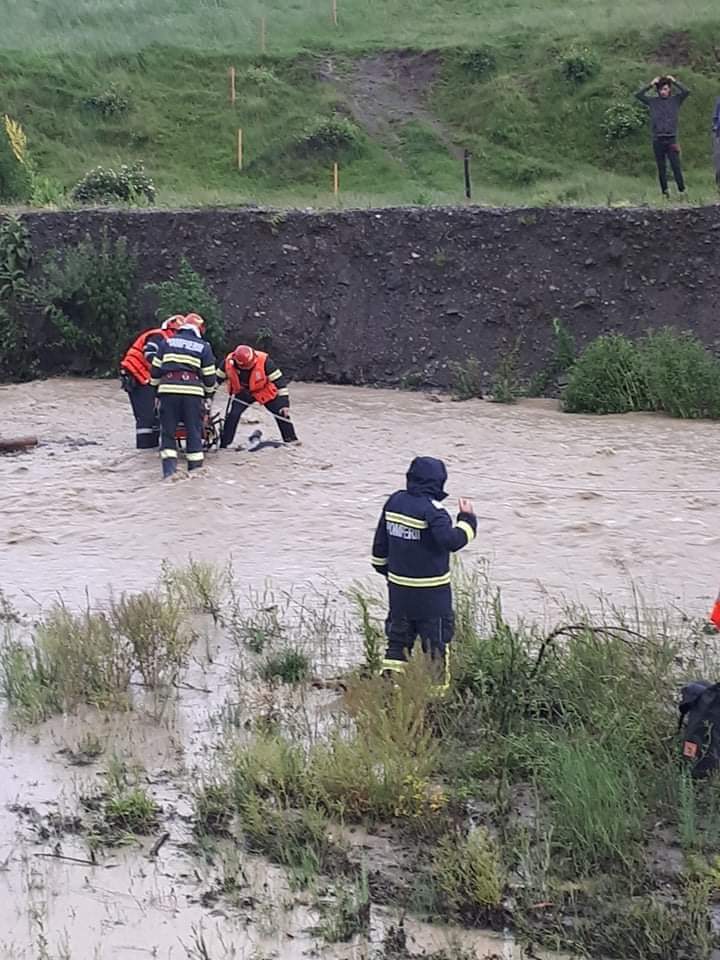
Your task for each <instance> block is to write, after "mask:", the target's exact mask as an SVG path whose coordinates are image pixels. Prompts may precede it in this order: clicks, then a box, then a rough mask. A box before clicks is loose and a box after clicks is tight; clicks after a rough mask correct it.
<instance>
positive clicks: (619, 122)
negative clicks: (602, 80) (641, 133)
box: [602, 100, 647, 143]
mask: <svg viewBox="0 0 720 960" xmlns="http://www.w3.org/2000/svg"><path fill="white" fill-rule="evenodd" d="M646 123H647V117H646V112H645V110H643V108H642V107H641V105H640V104H639V103H638V102H637V101H635V102H633V101H632V100H617V101H616V102H615V103H611V104H610V106H609V107H608V108H607V110H606V111H605V112H604V113H603V117H602V132H603V136H604V138H605V140H606V141H607V142H608V143H617V141H618V140H625V139H626V138H627V137H630V136H632V134H633V133H635V131H636V130H641V129H642V128H643V127H644V126H645V124H646Z"/></svg>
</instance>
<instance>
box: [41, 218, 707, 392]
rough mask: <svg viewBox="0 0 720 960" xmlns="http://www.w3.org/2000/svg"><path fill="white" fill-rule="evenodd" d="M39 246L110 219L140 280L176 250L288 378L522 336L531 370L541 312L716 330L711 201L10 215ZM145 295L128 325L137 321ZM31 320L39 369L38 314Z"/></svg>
mask: <svg viewBox="0 0 720 960" xmlns="http://www.w3.org/2000/svg"><path fill="white" fill-rule="evenodd" d="M24 219H25V222H26V223H27V224H28V226H29V228H30V232H31V235H32V239H33V243H34V246H35V253H36V256H37V258H38V259H41V258H42V254H43V252H44V251H49V250H51V249H54V248H58V247H64V246H69V245H72V244H75V243H77V242H78V241H79V240H81V239H82V238H83V237H84V236H85V235H86V234H87V233H89V234H91V235H92V236H94V237H97V236H99V235H100V233H101V232H102V230H104V229H105V228H107V229H108V230H109V232H110V233H111V234H114V235H118V236H126V237H127V238H128V240H129V243H130V246H131V248H133V249H135V250H136V252H137V254H138V256H139V264H140V267H139V269H140V276H139V281H140V282H147V281H157V280H162V279H165V278H167V277H169V276H172V274H173V273H174V271H175V270H176V268H177V264H178V261H179V259H180V257H181V256H182V255H185V256H187V257H188V258H189V260H190V261H191V263H192V265H193V266H194V267H195V269H196V270H199V271H200V272H202V273H203V274H204V275H205V276H206V277H207V278H208V280H209V282H210V283H211V285H212V286H213V288H214V289H215V290H216V292H217V294H218V296H219V297H220V299H221V301H222V303H223V307H224V312H225V318H226V321H227V325H228V331H229V339H230V340H232V341H234V342H237V341H240V340H249V341H251V342H252V341H254V340H255V339H256V338H257V336H258V334H259V333H262V334H264V335H265V336H266V337H268V336H269V340H268V339H266V340H265V343H266V344H267V343H269V344H270V346H271V348H272V349H273V351H274V352H275V354H276V355H277V356H278V357H279V359H280V360H281V361H282V362H283V364H284V365H285V366H287V368H288V369H289V370H290V371H291V372H292V374H293V375H294V376H295V377H296V378H302V379H305V380H324V381H327V382H333V383H356V384H363V383H380V384H388V385H394V384H398V383H400V382H402V381H403V379H404V378H405V377H409V376H411V377H412V379H413V381H414V382H422V383H427V384H430V385H443V384H446V383H447V382H448V379H449V368H448V362H449V361H453V360H461V359H463V358H465V357H467V356H468V355H469V354H475V355H476V356H478V357H479V358H481V360H482V361H483V364H484V365H485V366H486V367H487V369H488V370H491V369H492V367H493V366H494V365H495V363H496V361H497V359H498V358H499V357H502V356H503V355H505V354H506V353H507V351H508V350H509V349H510V348H512V346H513V345H515V344H516V343H519V354H520V360H521V362H522V363H523V364H524V366H525V367H526V368H527V369H528V370H536V369H538V368H540V367H542V366H543V364H544V362H545V358H546V356H547V355H548V353H549V352H550V351H551V349H552V326H551V322H550V321H551V319H552V318H553V317H561V318H563V320H564V321H565V322H566V323H567V325H568V326H569V327H570V329H571V330H572V331H573V332H574V333H575V335H576V336H577V337H578V340H579V341H580V342H581V343H582V342H583V341H585V340H587V339H588V338H590V337H594V336H596V335H598V334H600V333H603V332H606V331H611V330H622V331H624V332H626V333H628V334H632V335H635V334H641V333H642V332H644V331H645V330H646V329H648V328H651V327H659V326H662V325H664V324H668V323H669V324H674V325H676V326H678V327H680V328H684V329H691V330H693V331H694V332H695V333H697V334H698V335H699V336H700V337H701V338H702V339H703V340H704V341H705V342H706V343H707V344H709V345H712V344H714V343H715V341H716V338H717V290H718V280H719V279H720V277H719V270H720V258H719V256H718V245H719V243H720V215H719V214H718V210H717V208H715V207H708V208H702V209H681V210H675V211H671V212H667V213H664V212H657V211H647V210H637V209H633V210H630V209H627V210H612V209H609V210H578V209H537V210H493V209H484V208H477V207H467V208H457V209H439V208H435V209H383V210H366V211H348V212H338V213H306V212H300V211H296V212H290V213H277V212H276V213H273V212H269V211H263V210H247V209H244V210H199V211H187V212H170V211H168V212H165V211H162V212H149V211H147V212H146V211H124V212H108V211H86V212H82V213H31V214H27V215H26V216H25V217H24ZM153 309H154V304H153V303H152V301H151V300H147V301H146V302H145V304H144V307H143V311H144V315H142V316H139V317H138V327H142V326H143V325H146V324H147V323H149V322H150V321H151V319H152V311H153ZM34 319H35V329H36V331H37V333H36V336H37V339H38V348H39V353H40V355H41V368H44V369H46V370H47V369H48V367H49V365H50V364H51V362H52V361H51V358H48V357H45V356H42V351H41V350H40V348H41V346H42V337H43V332H42V323H41V321H40V318H39V317H38V318H34Z"/></svg>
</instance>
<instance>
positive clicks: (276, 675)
mask: <svg viewBox="0 0 720 960" xmlns="http://www.w3.org/2000/svg"><path fill="white" fill-rule="evenodd" d="M309 676H310V658H309V657H308V655H307V654H306V653H304V652H303V651H302V650H295V649H293V648H288V649H287V650H279V651H277V652H276V653H272V654H270V655H269V656H268V657H267V658H266V659H265V661H264V662H263V663H262V664H261V665H260V677H261V678H262V679H263V680H265V681H266V682H271V681H273V680H279V681H280V683H289V684H296V683H302V682H303V681H304V680H307V679H308V678H309Z"/></svg>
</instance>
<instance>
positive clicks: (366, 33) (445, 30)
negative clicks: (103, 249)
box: [0, 0, 717, 55]
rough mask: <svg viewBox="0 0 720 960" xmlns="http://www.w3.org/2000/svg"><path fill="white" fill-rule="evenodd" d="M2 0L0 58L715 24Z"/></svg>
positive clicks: (473, 12)
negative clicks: (263, 34)
mask: <svg viewBox="0 0 720 960" xmlns="http://www.w3.org/2000/svg"><path fill="white" fill-rule="evenodd" d="M330 11H331V3H330V0H294V2H292V3H291V2H289V0H153V3H152V4H147V3H143V2H142V0H125V2H117V0H56V2H55V0H37V2H35V3H34V4H32V5H30V4H28V3H19V2H16V0H0V23H2V31H0V48H2V49H5V50H13V51H21V50H33V51H38V52H39V51H42V52H53V53H58V52H71V51H72V52H82V53H101V54H108V53H112V52H132V51H137V50H144V49H147V48H148V47H151V46H153V45H160V46H176V47H180V48H185V49H194V50H202V51H233V52H234V53H235V54H237V55H253V54H255V53H257V52H259V43H260V20H261V18H262V17H265V18H266V21H267V41H268V51H269V52H271V53H275V54H282V55H292V54H295V53H297V52H299V51H302V50H305V49H315V50H317V49H324V48H332V49H336V50H348V49H353V50H357V49H362V48H364V47H385V48H391V47H393V46H399V47H400V46H417V47H421V48H422V47H437V46H445V45H456V44H463V45H464V44H470V45H471V44H477V43H481V42H486V41H487V40H488V39H491V38H493V37H497V36H498V35H500V34H503V33H514V34H518V33H523V32H526V33H527V34H528V35H533V36H535V37H538V36H542V35H548V34H550V33H551V34H552V35H554V36H565V37H567V36H573V35H581V36H589V35H592V34H596V35H602V34H605V35H618V34H621V33H623V32H625V31H627V30H635V29H647V28H648V27H653V26H662V27H664V28H665V29H668V30H673V29H687V28H688V27H692V26H693V25H695V24H698V23H702V22H704V21H707V20H709V19H711V18H712V17H713V16H715V15H716V14H717V4H716V3H715V2H713V0H695V2H694V3H693V4H691V5H681V4H667V3H666V2H665V0H638V2H636V3H634V4H630V3H614V4H612V5H611V7H610V6H609V5H608V6H606V5H603V4H598V3H597V2H596V0H519V2H517V3H514V4H509V3H498V2H497V0H443V3H438V2H436V0H338V14H339V25H338V27H337V28H336V27H334V26H333V24H332V22H331V16H330Z"/></svg>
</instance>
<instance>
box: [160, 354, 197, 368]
mask: <svg viewBox="0 0 720 960" xmlns="http://www.w3.org/2000/svg"><path fill="white" fill-rule="evenodd" d="M162 362H163V363H180V364H182V365H183V366H186V367H197V368H198V370H199V369H200V364H201V363H202V360H201V359H200V357H191V356H190V355H189V354H186V353H166V354H164V355H163V358H162ZM153 363H155V361H154V360H153Z"/></svg>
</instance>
